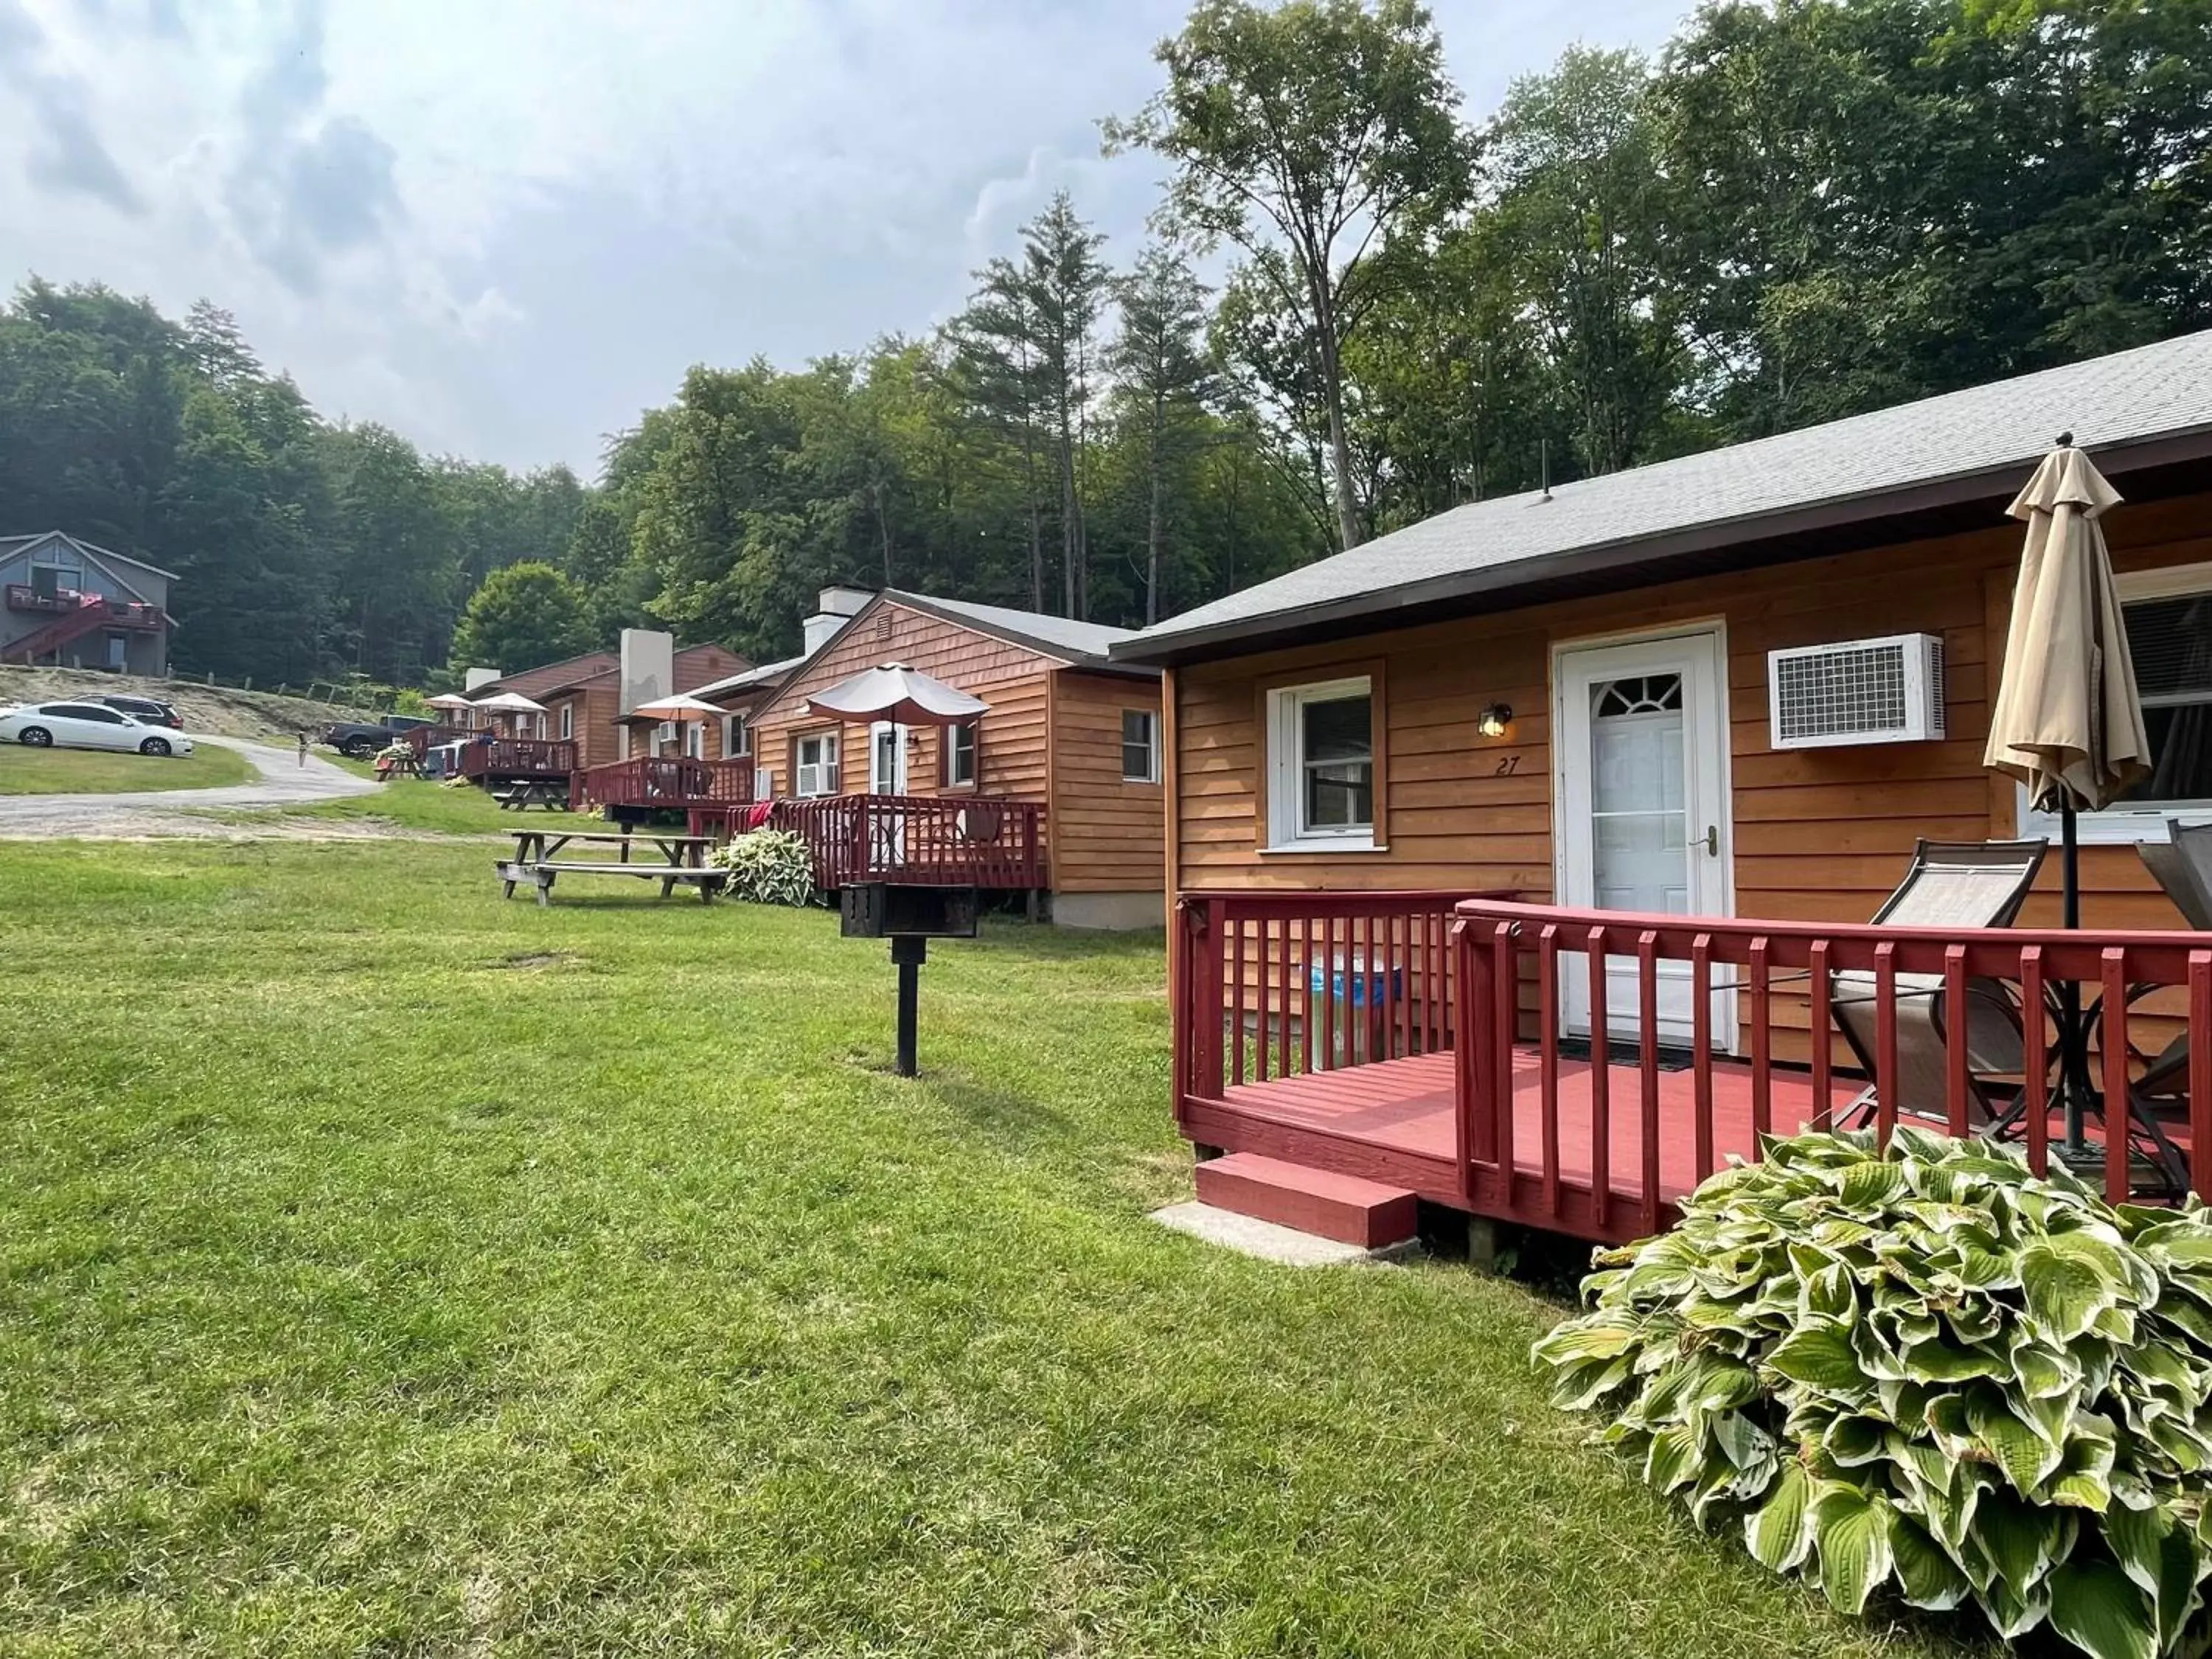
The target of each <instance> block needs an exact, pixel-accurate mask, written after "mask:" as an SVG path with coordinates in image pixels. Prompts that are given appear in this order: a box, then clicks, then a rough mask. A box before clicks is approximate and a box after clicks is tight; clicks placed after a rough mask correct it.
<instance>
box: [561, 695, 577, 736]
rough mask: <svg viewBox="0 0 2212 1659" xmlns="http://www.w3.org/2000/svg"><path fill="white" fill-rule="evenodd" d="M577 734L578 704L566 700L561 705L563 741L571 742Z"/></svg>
mask: <svg viewBox="0 0 2212 1659" xmlns="http://www.w3.org/2000/svg"><path fill="white" fill-rule="evenodd" d="M575 735H576V705H575V704H574V703H573V702H564V703H562V705H561V741H562V742H563V743H568V742H570V741H571V740H573V739H574V737H575Z"/></svg>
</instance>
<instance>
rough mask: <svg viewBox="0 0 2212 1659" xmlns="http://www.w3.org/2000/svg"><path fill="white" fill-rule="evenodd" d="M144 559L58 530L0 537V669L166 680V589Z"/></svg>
mask: <svg viewBox="0 0 2212 1659" xmlns="http://www.w3.org/2000/svg"><path fill="white" fill-rule="evenodd" d="M174 580H177V578H176V576H175V575H174V574H173V573H171V572H169V571H167V570H163V569H161V568H160V567H159V566H157V565H151V564H148V563H147V562H145V561H144V560H143V559H136V558H132V557H131V556H130V555H128V554H125V553H118V552H116V551H114V550H112V549H110V548H105V547H100V546H97V545H95V544H93V543H91V542H88V541H84V540H82V539H81V538H78V537H76V536H72V535H70V534H68V533H67V532H64V531H59V530H48V531H43V532H40V533H39V534H37V535H29V536H0V663H27V664H52V665H57V666H60V667H66V668H108V669H113V670H114V671H116V672H118V673H122V674H137V675H143V676H146V677H147V678H154V679H159V678H161V677H162V676H164V675H166V674H167V672H168V671H169V584H170V583H171V582H173V581H174Z"/></svg>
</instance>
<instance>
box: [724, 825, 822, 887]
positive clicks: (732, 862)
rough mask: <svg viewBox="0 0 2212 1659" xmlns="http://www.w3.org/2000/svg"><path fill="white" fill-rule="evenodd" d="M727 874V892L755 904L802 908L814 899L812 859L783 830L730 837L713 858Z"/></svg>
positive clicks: (798, 840) (801, 842)
mask: <svg viewBox="0 0 2212 1659" xmlns="http://www.w3.org/2000/svg"><path fill="white" fill-rule="evenodd" d="M712 861H713V863H714V866H715V868H717V869H720V870H726V871H728V872H730V890H731V891H732V892H733V893H735V894H736V895H737V896H738V897H739V898H745V899H750V900H751V901H752V902H754V903H756V904H806V903H810V902H812V900H813V897H814V856H813V854H811V853H809V852H808V851H807V850H806V842H805V841H804V840H803V839H801V838H800V837H799V836H794V835H793V834H792V833H791V832H790V831H789V830H787V829H755V830H751V831H750V832H749V833H747V834H745V835H742V836H732V837H731V838H730V839H729V840H728V841H726V842H723V843H722V844H721V845H720V847H717V848H715V849H714V854H713V860H712Z"/></svg>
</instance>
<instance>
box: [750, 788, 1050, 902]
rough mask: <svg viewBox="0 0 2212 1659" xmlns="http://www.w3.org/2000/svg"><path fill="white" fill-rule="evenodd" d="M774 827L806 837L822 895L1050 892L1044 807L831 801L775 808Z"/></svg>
mask: <svg viewBox="0 0 2212 1659" xmlns="http://www.w3.org/2000/svg"><path fill="white" fill-rule="evenodd" d="M769 824H770V826H771V827H773V828H775V829H788V830H790V831H792V832H793V834H795V835H798V836H802V837H803V838H804V839H805V842H806V844H807V847H808V848H809V850H810V851H811V852H812V854H814V884H815V885H816V886H817V887H819V888H821V889H822V890H823V891H825V892H828V891H832V890H836V889H837V888H840V887H847V886H850V885H851V884H853V883H854V882H860V881H897V882H908V883H911V884H915V885H919V886H932V887H993V888H1003V889H1006V890H1031V889H1037V888H1042V887H1043V886H1044V885H1045V863H1044V808H1043V806H1042V805H1040V804H1039V803H1037V802H1036V801H1027V800H1000V799H995V798H993V797H989V796H984V797H962V796H946V797H942V798H940V797H935V796H926V795H827V796H823V797H821V798H819V799H811V800H783V801H778V802H777V803H776V804H775V810H774V811H773V812H772V813H771V814H770V816H769Z"/></svg>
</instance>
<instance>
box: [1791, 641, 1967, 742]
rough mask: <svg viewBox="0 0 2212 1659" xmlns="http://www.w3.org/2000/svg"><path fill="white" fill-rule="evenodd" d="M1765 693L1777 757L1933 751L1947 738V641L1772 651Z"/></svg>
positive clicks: (1862, 643)
mask: <svg viewBox="0 0 2212 1659" xmlns="http://www.w3.org/2000/svg"><path fill="white" fill-rule="evenodd" d="M1766 692H1767V709H1768V714H1769V716H1770V718H1771V721H1772V724H1773V732H1774V746H1775V747H1776V748H1777V749H1828V748H1833V747H1836V746H1838V745H1839V744H1850V743H1932V742H1935V741H1936V740H1938V739H1940V738H1942V736H1943V636H1942V635H1940V634H1893V635H1889V636H1888V637H1887V638H1886V639H1879V640H1847V641H1843V642H1842V643H1840V644H1837V645H1804V646H1797V647H1792V648H1791V649H1790V650H1787V651H1771V652H1769V653H1767V657H1766Z"/></svg>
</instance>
